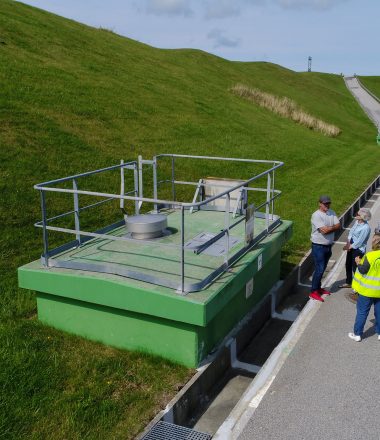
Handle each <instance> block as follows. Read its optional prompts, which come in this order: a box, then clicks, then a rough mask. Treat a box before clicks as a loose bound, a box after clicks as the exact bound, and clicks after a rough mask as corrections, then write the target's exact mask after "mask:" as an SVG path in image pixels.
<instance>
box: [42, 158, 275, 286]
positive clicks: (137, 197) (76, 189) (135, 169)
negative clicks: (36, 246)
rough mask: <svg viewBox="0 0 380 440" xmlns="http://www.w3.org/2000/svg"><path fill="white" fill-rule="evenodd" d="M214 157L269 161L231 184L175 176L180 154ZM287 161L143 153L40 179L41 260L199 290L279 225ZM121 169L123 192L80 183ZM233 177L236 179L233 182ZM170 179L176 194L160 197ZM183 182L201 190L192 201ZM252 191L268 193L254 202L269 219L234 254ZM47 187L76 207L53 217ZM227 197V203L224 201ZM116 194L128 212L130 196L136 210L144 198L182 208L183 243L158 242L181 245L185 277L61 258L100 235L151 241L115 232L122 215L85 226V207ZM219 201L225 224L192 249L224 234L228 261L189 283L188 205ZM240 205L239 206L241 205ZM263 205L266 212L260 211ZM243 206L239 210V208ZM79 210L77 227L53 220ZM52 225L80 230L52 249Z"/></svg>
mask: <svg viewBox="0 0 380 440" xmlns="http://www.w3.org/2000/svg"><path fill="white" fill-rule="evenodd" d="M167 158H168V159H169V160H170V168H171V169H170V177H169V178H166V179H163V180H160V181H158V178H157V176H158V166H159V163H160V162H161V161H162V160H163V159H167ZM186 159H192V160H194V159H195V160H211V161H227V162H236V163H241V164H244V165H247V164H260V165H261V166H262V165H264V166H266V165H267V168H266V169H265V170H264V171H262V172H260V173H258V174H255V175H252V176H251V177H250V178H248V179H245V180H239V181H237V183H236V184H234V181H231V180H230V182H229V185H228V184H226V183H223V182H222V183H220V184H219V183H215V182H214V183H213V184H210V183H207V182H203V181H202V179H201V180H200V181H198V182H191V181H186V180H177V179H176V177H175V176H176V171H177V170H176V162H177V161H179V160H181V161H182V160H186ZM146 165H149V166H151V167H152V170H153V176H152V181H153V197H144V167H145V166H146ZM281 166H283V162H278V161H268V160H253V159H239V158H224V157H212V156H190V155H178V154H160V155H157V156H155V157H154V158H153V160H143V159H142V157H141V156H139V158H138V160H137V161H129V162H125V163H124V161H121V163H120V164H118V165H113V166H110V167H106V168H102V169H98V170H94V171H89V172H86V173H81V174H76V175H72V176H68V177H64V178H61V179H55V180H50V181H48V182H43V183H39V184H37V185H35V186H34V188H35V189H36V190H38V191H39V192H40V199H41V211H42V220H41V221H39V222H37V223H35V226H36V227H39V228H42V234H43V249H44V252H43V255H42V263H43V265H44V266H46V267H66V268H73V269H75V268H78V269H82V270H91V271H97V272H107V273H115V274H119V275H123V276H127V277H131V278H135V279H139V280H142V281H146V282H152V283H155V284H160V285H163V286H166V287H170V288H174V289H176V290H177V291H178V292H179V293H185V292H189V291H193V290H200V289H202V288H203V287H205V286H206V285H207V284H208V283H210V282H211V281H213V280H214V279H215V278H216V277H217V276H219V275H220V274H221V273H223V272H224V271H225V270H227V268H228V267H229V266H230V265H231V264H233V263H234V262H235V261H236V260H237V259H238V258H240V257H241V256H242V255H244V253H246V252H247V251H248V250H249V249H250V248H252V247H253V246H254V245H255V244H256V243H257V242H258V241H260V240H261V239H262V238H264V237H265V236H266V235H267V234H268V233H269V232H271V231H272V230H273V229H274V228H275V227H277V226H278V224H279V223H280V218H279V217H278V216H276V215H275V213H274V208H275V200H276V199H277V198H278V197H279V196H280V194H281V192H280V191H278V190H276V189H275V187H274V184H275V170H277V169H278V168H279V167H281ZM115 170H119V171H120V193H118V194H115V193H108V192H99V191H89V190H86V189H80V185H79V183H80V182H81V181H82V179H84V178H85V177H89V176H93V175H95V174H99V173H104V172H108V171H115ZM127 172H129V173H132V176H131V178H130V180H131V181H133V187H132V188H130V189H129V190H127V191H126V173H127ZM263 178H264V179H266V184H265V186H264V187H257V186H256V187H250V186H249V185H250V184H251V183H252V182H255V181H258V180H259V179H263ZM67 182H71V186H72V189H70V188H62V187H59V185H60V184H62V183H67ZM231 182H232V183H231ZM165 184H169V185H170V186H171V193H172V200H162V199H159V198H158V192H159V190H160V188H161V187H162V186H163V185H165ZM180 185H193V186H195V187H196V188H197V189H198V192H197V190H196V194H195V195H194V197H193V200H192V202H180V201H177V200H176V199H177V188H178V187H179V186H180ZM207 187H214V188H217V189H218V190H219V189H220V190H221V191H220V192H218V193H217V194H216V195H214V196H211V197H207V198H205V199H204V200H200V201H196V200H197V197H198V195H199V189H200V188H207ZM236 191H237V192H238V193H239V196H238V199H237V200H236V201H235V202H236V203H235V207H234V208H233V210H232V214H233V216H232V217H233V218H236V217H237V215H238V213H239V216H240V218H238V219H237V220H235V221H233V222H232V223H231V218H230V217H231V215H230V214H231V194H232V193H234V192H236ZM251 192H263V193H265V194H264V195H265V200H264V201H263V202H262V203H260V204H257V205H255V206H253V212H254V215H255V216H256V217H261V218H263V219H265V230H264V231H262V232H261V233H260V234H258V235H256V236H254V235H252V236H251V237H249V239H245V240H246V242H245V244H244V246H243V247H241V248H240V249H239V251H238V252H235V253H234V254H232V255H231V254H230V249H229V247H230V231H231V230H232V229H234V228H235V227H236V226H237V225H238V224H240V223H241V222H243V221H244V220H245V221H246V222H247V221H248V219H247V217H246V215H245V214H246V212H247V209H246V208H247V203H248V195H249V194H251ZM46 193H66V194H72V195H73V209H71V210H69V211H67V212H64V213H61V214H59V215H55V216H53V217H50V218H49V217H48V216H47V204H46ZM79 195H86V196H93V197H97V198H98V197H101V198H104V200H101V201H97V202H94V203H90V204H88V205H85V206H80V200H79ZM223 199H224V203H221V201H222V200H223ZM113 200H119V204H120V209H121V210H122V211H123V213H124V214H126V213H127V211H126V210H125V203H126V202H127V201H130V202H133V204H134V212H135V214H139V213H140V211H141V208H142V205H143V203H149V204H152V205H153V207H154V209H153V212H155V213H157V212H159V210H160V209H162V208H163V207H165V208H167V207H170V208H173V209H175V210H179V211H180V243H179V244H178V245H177V244H173V243H164V242H162V241H160V240H157V241H156V242H155V243H156V244H157V245H159V246H163V247H170V248H176V249H179V252H180V283H177V282H175V281H173V280H172V279H167V278H165V277H158V276H156V275H154V274H153V275H147V274H146V273H141V272H136V271H133V272H132V271H131V270H127V269H125V268H118V267H116V266H114V267H112V268H111V267H110V264H107V265H101V264H98V265H95V264H87V265H86V264H78V263H75V262H71V263H70V262H68V261H60V260H59V259H57V258H53V257H56V256H57V255H59V254H60V253H62V252H64V251H66V250H68V249H71V248H75V247H79V246H82V245H84V244H85V243H86V242H87V241H89V240H91V239H94V238H95V239H96V238H101V239H107V240H118V241H124V242H135V243H142V242H143V243H146V240H137V239H134V238H132V237H127V236H117V235H112V234H111V233H110V232H112V231H113V230H115V229H116V228H119V227H120V226H123V225H124V224H125V221H124V220H123V219H121V220H120V221H118V222H116V223H113V224H111V225H106V226H105V227H103V228H102V229H99V230H96V231H85V230H83V229H81V213H82V212H83V211H85V210H88V209H91V208H95V207H97V206H100V205H102V204H104V203H107V202H111V201H113ZM213 202H215V203H217V205H215V206H213V209H216V210H219V211H224V212H225V215H224V228H223V229H222V230H220V231H219V232H218V233H217V234H215V235H214V236H213V237H212V238H210V239H209V240H208V241H207V242H205V243H203V244H202V245H200V246H199V247H197V248H196V249H192V250H191V252H194V253H195V254H197V255H199V254H201V253H203V252H204V251H205V250H206V249H207V248H209V247H210V246H212V245H213V244H214V243H216V242H217V241H219V240H221V239H222V238H223V237H224V238H225V240H224V243H225V253H224V262H223V264H222V265H220V266H219V267H217V268H216V269H215V270H213V271H212V272H211V273H210V274H209V275H208V276H207V277H206V278H205V279H203V280H202V281H200V282H197V283H192V284H191V283H186V280H185V279H186V274H185V252H188V251H189V250H188V249H186V248H185V211H189V212H190V213H191V212H193V211H194V210H202V209H210V206H211V204H212V203H213ZM238 205H239V208H238ZM261 209H263V210H264V212H260V210H261ZM238 211H239V212H238ZM70 215H73V216H74V229H73V228H65V227H58V226H52V225H51V223H52V222H54V221H56V220H58V219H60V218H64V217H67V216H70ZM49 231H56V232H62V233H68V234H72V235H74V236H75V240H73V241H70V242H69V243H66V244H64V245H63V246H59V247H57V248H55V249H52V250H51V249H49V237H48V232H49Z"/></svg>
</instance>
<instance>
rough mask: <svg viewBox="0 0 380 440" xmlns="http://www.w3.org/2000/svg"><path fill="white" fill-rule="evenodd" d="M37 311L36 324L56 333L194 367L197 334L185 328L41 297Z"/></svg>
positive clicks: (172, 322) (106, 309) (82, 304)
mask: <svg viewBox="0 0 380 440" xmlns="http://www.w3.org/2000/svg"><path fill="white" fill-rule="evenodd" d="M37 307H38V318H39V320H40V321H41V322H43V323H44V324H47V325H50V326H52V327H55V328H58V329H60V330H65V331H67V332H69V333H74V334H76V335H80V336H83V337H85V338H88V339H91V340H93V341H98V342H102V343H104V344H107V345H112V346H114V347H118V348H124V349H130V350H138V351H142V352H148V353H152V354H155V355H159V356H163V357H165V358H167V359H170V360H173V361H175V362H178V363H180V364H184V365H187V366H189V367H194V366H196V363H197V362H196V359H197V358H198V347H197V333H196V331H195V328H196V327H194V326H191V325H189V324H185V323H179V322H176V321H169V320H167V319H162V318H155V317H152V316H149V315H142V314H139V313H133V312H128V311H125V310H120V309H115V308H111V307H105V306H100V305H97V304H90V303H86V302H83V301H76V300H72V299H70V298H63V297H58V296H53V295H49V294H45V293H38V294H37Z"/></svg>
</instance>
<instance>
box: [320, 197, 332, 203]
mask: <svg viewBox="0 0 380 440" xmlns="http://www.w3.org/2000/svg"><path fill="white" fill-rule="evenodd" d="M319 201H320V202H321V203H331V199H330V197H329V196H320V197H319Z"/></svg>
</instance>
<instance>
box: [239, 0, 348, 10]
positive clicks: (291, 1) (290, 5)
mask: <svg viewBox="0 0 380 440" xmlns="http://www.w3.org/2000/svg"><path fill="white" fill-rule="evenodd" d="M247 1H249V2H250V3H257V0H247ZM347 1H349V0H272V2H273V3H275V4H277V5H279V6H281V7H282V8H284V9H314V10H327V9H332V8H333V7H335V6H336V5H338V4H340V3H344V2H347Z"/></svg>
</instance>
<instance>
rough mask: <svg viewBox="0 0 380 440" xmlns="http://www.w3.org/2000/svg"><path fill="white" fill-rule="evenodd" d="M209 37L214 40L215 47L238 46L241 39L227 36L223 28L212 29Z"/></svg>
mask: <svg viewBox="0 0 380 440" xmlns="http://www.w3.org/2000/svg"><path fill="white" fill-rule="evenodd" d="M207 38H208V39H210V40H214V48H216V47H236V46H238V45H239V43H240V40H239V39H237V38H234V39H232V38H228V37H226V36H225V31H223V30H221V29H212V30H211V31H210V32H209V33H208V34H207Z"/></svg>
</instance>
